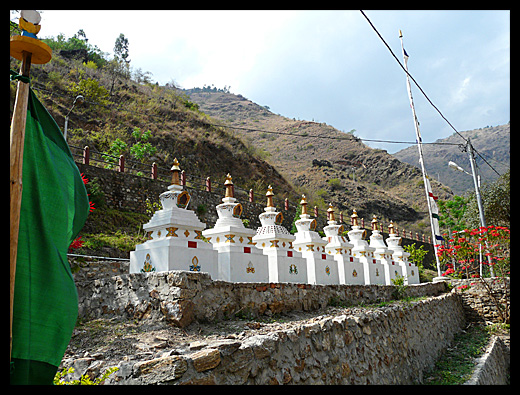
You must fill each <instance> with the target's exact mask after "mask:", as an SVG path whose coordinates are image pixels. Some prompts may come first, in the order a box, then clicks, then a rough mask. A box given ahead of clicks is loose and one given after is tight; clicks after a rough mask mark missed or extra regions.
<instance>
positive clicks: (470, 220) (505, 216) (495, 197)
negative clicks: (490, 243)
mask: <svg viewBox="0 0 520 395" xmlns="http://www.w3.org/2000/svg"><path fill="white" fill-rule="evenodd" d="M510 192H511V188H510V170H508V171H507V172H506V173H504V174H503V175H502V176H501V177H500V178H498V179H496V180H495V181H494V182H492V183H490V184H486V185H484V186H483V187H482V188H481V189H480V196H481V199H482V206H483V208H484V216H485V218H486V225H488V226H489V225H495V226H507V227H509V226H510V223H511V199H510ZM464 220H465V221H466V222H467V224H468V226H467V227H468V228H476V227H478V226H480V217H479V211H478V204H477V199H476V197H475V193H472V194H471V195H470V197H469V200H468V207H467V210H466V212H465V215H464Z"/></svg>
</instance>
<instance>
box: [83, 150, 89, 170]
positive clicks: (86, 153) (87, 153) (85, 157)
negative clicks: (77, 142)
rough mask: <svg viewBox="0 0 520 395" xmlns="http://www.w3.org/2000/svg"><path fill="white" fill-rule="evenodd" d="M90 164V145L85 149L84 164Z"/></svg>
mask: <svg viewBox="0 0 520 395" xmlns="http://www.w3.org/2000/svg"><path fill="white" fill-rule="evenodd" d="M89 163H90V148H89V147H88V145H85V148H83V164H84V165H88V164H89Z"/></svg>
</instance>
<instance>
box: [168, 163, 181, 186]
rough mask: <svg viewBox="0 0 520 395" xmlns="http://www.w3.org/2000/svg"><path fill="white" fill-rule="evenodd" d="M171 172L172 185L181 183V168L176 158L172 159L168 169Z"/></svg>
mask: <svg viewBox="0 0 520 395" xmlns="http://www.w3.org/2000/svg"><path fill="white" fill-rule="evenodd" d="M170 171H171V172H172V185H181V180H180V177H179V173H180V172H181V168H180V167H179V161H178V160H177V158H175V159H174V160H173V166H172V168H171V169H170Z"/></svg>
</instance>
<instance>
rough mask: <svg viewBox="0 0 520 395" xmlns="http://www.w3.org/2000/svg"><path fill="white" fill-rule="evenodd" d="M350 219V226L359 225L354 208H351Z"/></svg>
mask: <svg viewBox="0 0 520 395" xmlns="http://www.w3.org/2000/svg"><path fill="white" fill-rule="evenodd" d="M350 219H351V221H352V226H359V223H358V215H357V211H356V209H354V210H352V215H351V216H350Z"/></svg>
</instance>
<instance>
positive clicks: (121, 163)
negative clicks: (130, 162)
mask: <svg viewBox="0 0 520 395" xmlns="http://www.w3.org/2000/svg"><path fill="white" fill-rule="evenodd" d="M118 168H119V170H118V171H119V172H120V173H124V172H125V156H124V155H119V166H118Z"/></svg>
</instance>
